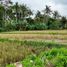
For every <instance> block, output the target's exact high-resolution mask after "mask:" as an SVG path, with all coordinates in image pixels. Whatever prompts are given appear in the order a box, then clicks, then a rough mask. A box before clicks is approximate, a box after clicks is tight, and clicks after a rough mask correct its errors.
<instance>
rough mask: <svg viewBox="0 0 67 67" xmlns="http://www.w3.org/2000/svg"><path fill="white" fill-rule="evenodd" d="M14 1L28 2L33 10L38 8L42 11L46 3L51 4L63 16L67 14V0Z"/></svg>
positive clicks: (18, 0) (14, 0)
mask: <svg viewBox="0 0 67 67" xmlns="http://www.w3.org/2000/svg"><path fill="white" fill-rule="evenodd" d="M12 1H13V2H14V3H15V2H19V3H20V4H22V3H24V4H27V6H28V7H29V8H31V9H32V11H33V12H36V11H37V10H40V11H42V10H43V9H44V8H45V5H48V6H51V7H50V8H51V9H52V10H53V11H54V10H57V11H58V12H59V13H60V14H61V15H62V16H67V0H12Z"/></svg>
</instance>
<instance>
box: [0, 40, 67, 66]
mask: <svg viewBox="0 0 67 67" xmlns="http://www.w3.org/2000/svg"><path fill="white" fill-rule="evenodd" d="M54 47H56V48H61V47H65V48H66V47H67V45H66V44H65V45H64V44H62V45H61V44H58V43H55V42H45V41H18V40H9V39H0V64H1V65H6V64H9V63H13V62H17V61H21V60H23V59H24V58H25V57H26V56H28V55H30V54H32V53H35V54H36V55H38V54H39V53H40V52H42V51H45V50H48V49H51V48H54Z"/></svg>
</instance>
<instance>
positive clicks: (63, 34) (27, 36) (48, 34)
mask: <svg viewBox="0 0 67 67" xmlns="http://www.w3.org/2000/svg"><path fill="white" fill-rule="evenodd" d="M0 38H7V39H16V40H37V41H40V40H42V41H55V42H58V43H67V30H49V31H48V30H45V31H13V32H3V33H0Z"/></svg>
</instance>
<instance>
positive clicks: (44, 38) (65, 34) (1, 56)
mask: <svg viewBox="0 0 67 67" xmlns="http://www.w3.org/2000/svg"><path fill="white" fill-rule="evenodd" d="M66 48H67V31H66V30H49V31H48V30H46V31H13V32H2V33H0V67H15V66H14V64H13V63H16V62H20V63H21V64H22V65H23V67H28V66H29V67H44V66H45V67H49V65H52V66H51V67H53V65H54V67H64V64H65V65H66V66H67V61H66V60H65V59H66V57H67V50H66ZM54 49H55V50H54ZM47 51H48V52H47ZM58 51H59V52H58ZM46 52H47V54H46ZM43 54H44V55H43ZM54 55H55V56H54ZM42 57H43V58H46V60H45V61H44V60H42ZM52 57H54V58H52ZM58 57H59V58H60V59H59V58H58ZM64 57H65V58H64ZM55 60H56V61H55ZM61 60H62V61H61ZM29 61H31V63H30V62H29ZM38 61H39V62H38ZM52 61H55V63H53V62H52ZM60 61H61V62H60ZM33 62H34V63H33ZM59 62H60V64H62V63H64V64H62V66H60V64H58V63H59ZM32 63H33V64H32ZM56 64H57V65H56ZM66 66H65V67H66Z"/></svg>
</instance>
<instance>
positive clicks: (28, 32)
mask: <svg viewBox="0 0 67 67" xmlns="http://www.w3.org/2000/svg"><path fill="white" fill-rule="evenodd" d="M1 33H2V34H53V35H55V34H60V35H67V30H42V31H41V30H40V31H37V30H36V31H10V32H1Z"/></svg>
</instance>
